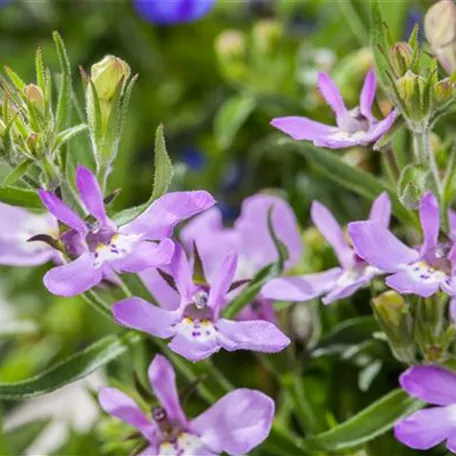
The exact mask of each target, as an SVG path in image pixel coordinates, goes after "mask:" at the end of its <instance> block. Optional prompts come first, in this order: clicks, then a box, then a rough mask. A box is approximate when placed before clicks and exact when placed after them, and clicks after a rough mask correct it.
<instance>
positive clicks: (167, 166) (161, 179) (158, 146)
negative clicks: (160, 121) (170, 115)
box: [151, 125, 173, 202]
mask: <svg viewBox="0 0 456 456" xmlns="http://www.w3.org/2000/svg"><path fill="white" fill-rule="evenodd" d="M154 163H155V170H154V190H153V192H152V199H151V202H152V201H155V200H156V199H157V198H160V196H162V195H164V194H165V193H166V190H168V187H169V184H170V183H171V180H172V178H173V165H172V163H171V160H170V158H169V155H168V152H167V151H166V143H165V137H164V135H163V125H160V126H159V127H158V128H157V131H156V133H155V158H154Z"/></svg>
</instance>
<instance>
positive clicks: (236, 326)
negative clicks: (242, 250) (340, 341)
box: [112, 244, 290, 361]
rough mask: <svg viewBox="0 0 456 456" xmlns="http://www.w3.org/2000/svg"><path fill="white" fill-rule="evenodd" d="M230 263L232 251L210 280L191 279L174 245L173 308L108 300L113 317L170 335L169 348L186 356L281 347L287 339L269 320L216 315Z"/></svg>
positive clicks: (231, 273) (199, 357)
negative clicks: (175, 300) (176, 293)
mask: <svg viewBox="0 0 456 456" xmlns="http://www.w3.org/2000/svg"><path fill="white" fill-rule="evenodd" d="M236 264H237V261H236V255H234V254H230V255H228V256H227V257H226V258H225V260H224V261H223V262H221V266H220V267H219V268H218V271H217V272H216V273H215V274H214V275H213V277H212V278H211V280H209V283H210V285H208V286H207V285H201V284H197V283H194V282H193V278H192V271H191V269H190V265H189V263H188V261H187V258H186V256H185V253H184V250H183V249H182V247H181V246H179V245H178V244H176V248H175V253H174V257H173V261H172V263H171V274H172V276H173V278H174V280H175V284H176V288H177V290H178V291H179V295H180V302H179V306H178V308H177V309H174V310H168V309H161V308H159V307H157V306H154V305H152V304H150V303H148V302H147V301H144V300H143V299H141V298H129V299H124V300H123V301H120V302H118V303H117V304H114V306H113V308H112V311H113V314H114V317H115V319H116V320H117V321H118V322H119V323H120V324H122V325H125V326H127V327H129V328H133V329H137V330H139V331H143V332H146V333H149V334H152V335H153V336H156V337H160V338H163V339H168V338H171V339H172V340H171V342H170V343H169V348H170V349H171V350H173V351H175V352H176V353H178V354H180V355H182V356H184V357H185V358H187V359H189V360H191V361H199V360H202V359H204V358H207V357H209V356H210V355H212V354H213V353H216V352H218V351H219V350H220V349H221V348H224V349H226V350H229V351H233V350H253V351H259V352H266V353H275V352H278V351H280V350H282V349H283V348H285V347H286V346H287V345H288V344H289V343H290V339H288V337H287V336H286V335H285V334H283V333H282V332H281V331H280V330H279V329H277V327H276V326H274V325H273V324H272V323H270V322H268V321H262V320H253V321H230V320H227V319H224V318H220V309H221V308H222V307H223V306H224V305H225V304H226V302H227V293H228V291H229V289H230V286H231V284H232V282H233V278H234V275H235V272H236Z"/></svg>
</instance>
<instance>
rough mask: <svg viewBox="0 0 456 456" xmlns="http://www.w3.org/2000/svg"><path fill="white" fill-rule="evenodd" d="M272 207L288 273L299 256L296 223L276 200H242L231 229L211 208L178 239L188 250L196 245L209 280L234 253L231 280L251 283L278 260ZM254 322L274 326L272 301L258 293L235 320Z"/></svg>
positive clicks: (262, 197)
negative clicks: (284, 247) (224, 260)
mask: <svg viewBox="0 0 456 456" xmlns="http://www.w3.org/2000/svg"><path fill="white" fill-rule="evenodd" d="M271 207H272V208H273V211H272V215H271V217H272V225H273V228H274V231H275V233H276V235H277V236H278V237H279V239H280V240H281V241H282V242H283V243H284V244H285V246H286V247H287V249H288V254H289V259H288V260H287V262H286V264H285V269H291V268H292V267H294V266H295V265H296V264H297V263H298V261H299V259H300V257H301V255H302V243H301V238H300V235H299V229H298V223H297V221H296V217H295V215H294V213H293V210H292V209H291V207H290V206H289V205H288V204H287V203H286V202H285V201H284V200H282V199H281V198H278V197H276V196H272V195H266V194H257V195H254V196H251V197H250V198H247V199H245V200H244V202H243V204H242V209H241V215H240V216H239V218H238V219H237V221H236V222H235V223H234V226H233V227H232V228H225V227H224V226H223V223H222V214H221V211H220V210H219V209H218V208H217V207H212V208H211V209H209V210H208V211H206V212H205V213H203V214H200V215H198V216H197V217H195V218H194V219H193V220H192V221H191V222H189V223H188V224H187V225H186V226H185V227H184V228H183V230H182V231H181V239H182V240H183V242H184V245H185V246H187V247H188V249H189V250H190V249H191V246H192V244H193V242H195V243H196V245H197V247H198V252H199V254H200V255H201V257H202V258H203V259H204V265H205V272H206V273H207V274H208V277H210V276H211V275H212V274H213V273H214V272H215V270H216V269H217V267H218V265H219V264H220V262H221V261H222V260H223V259H224V258H225V257H226V255H227V254H228V253H230V252H236V254H237V257H238V267H237V269H236V274H235V277H234V280H235V281H239V280H247V279H252V278H253V277H254V276H255V274H257V273H258V272H259V271H260V270H261V269H262V268H264V267H265V266H267V265H268V264H271V263H273V262H275V261H277V259H278V253H277V249H276V247H275V245H274V242H273V241H272V239H271V235H270V233H269V230H268V224H267V216H268V211H269V209H270V208H271ZM215 247H216V248H215ZM257 318H260V319H262V320H268V321H271V322H273V323H275V322H276V316H275V312H274V308H273V305H272V301H271V300H269V299H265V298H264V296H262V294H261V293H260V294H259V295H258V296H257V298H256V299H255V301H254V302H253V303H252V304H251V305H249V306H247V307H246V308H245V309H243V311H242V312H241V313H240V314H239V316H238V319H244V320H245V319H247V320H249V319H257Z"/></svg>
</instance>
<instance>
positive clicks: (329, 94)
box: [318, 73, 347, 116]
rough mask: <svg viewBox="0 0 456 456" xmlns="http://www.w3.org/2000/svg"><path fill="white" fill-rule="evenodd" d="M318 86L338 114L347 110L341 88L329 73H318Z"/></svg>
mask: <svg viewBox="0 0 456 456" xmlns="http://www.w3.org/2000/svg"><path fill="white" fill-rule="evenodd" d="M318 88H319V90H320V93H321V95H322V96H323V98H324V99H325V100H326V102H327V103H328V104H329V106H331V108H332V110H333V111H334V113H335V114H336V116H340V115H342V114H344V113H345V112H346V111H347V108H346V107H345V103H344V100H343V98H342V95H341V94H340V91H339V89H338V88H337V86H336V84H335V83H334V81H333V80H332V79H331V78H330V76H329V75H328V74H326V73H319V74H318Z"/></svg>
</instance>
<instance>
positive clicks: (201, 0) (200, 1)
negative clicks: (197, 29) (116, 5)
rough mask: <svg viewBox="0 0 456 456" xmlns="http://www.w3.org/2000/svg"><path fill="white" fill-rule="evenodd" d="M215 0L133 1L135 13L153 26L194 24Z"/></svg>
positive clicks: (209, 8)
mask: <svg viewBox="0 0 456 456" xmlns="http://www.w3.org/2000/svg"><path fill="white" fill-rule="evenodd" d="M214 3H215V0H133V4H134V6H135V9H136V11H138V13H139V14H140V15H141V16H142V17H143V18H144V19H145V20H147V21H149V22H152V23H153V24H160V25H170V24H177V23H180V22H194V21H196V20H198V19H200V18H202V17H203V16H205V15H206V14H207V13H208V12H209V11H210V10H211V8H212V7H213V5H214Z"/></svg>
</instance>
